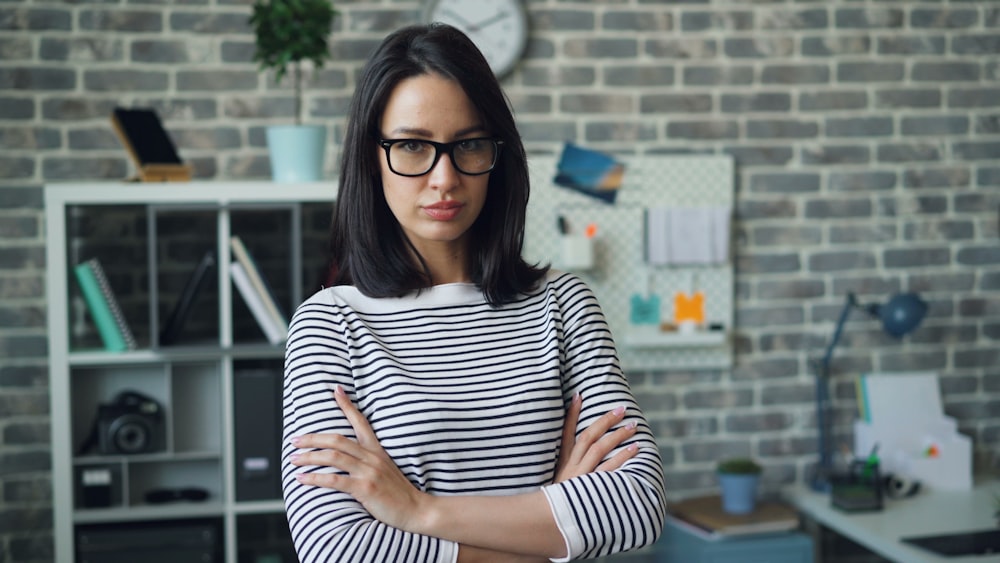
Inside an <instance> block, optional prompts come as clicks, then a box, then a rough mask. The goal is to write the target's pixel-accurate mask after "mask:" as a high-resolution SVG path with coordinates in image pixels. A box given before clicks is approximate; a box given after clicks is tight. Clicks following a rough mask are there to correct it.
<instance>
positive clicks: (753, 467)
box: [716, 457, 761, 475]
mask: <svg viewBox="0 0 1000 563" xmlns="http://www.w3.org/2000/svg"><path fill="white" fill-rule="evenodd" d="M716 470H717V472H718V473H724V474H729V475H759V474H760V472H761V466H760V465H759V464H757V462H755V461H754V460H752V459H749V458H745V457H736V458H731V459H724V460H722V461H720V462H719V464H718V466H717V467H716Z"/></svg>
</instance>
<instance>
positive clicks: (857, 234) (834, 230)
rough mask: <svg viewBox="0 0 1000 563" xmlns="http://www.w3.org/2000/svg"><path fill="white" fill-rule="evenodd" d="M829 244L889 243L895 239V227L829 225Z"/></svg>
mask: <svg viewBox="0 0 1000 563" xmlns="http://www.w3.org/2000/svg"><path fill="white" fill-rule="evenodd" d="M829 229H830V244H857V243H875V242H889V241H894V240H896V238H897V232H896V231H897V229H896V226H895V225H892V224H890V225H831V226H830V227H829Z"/></svg>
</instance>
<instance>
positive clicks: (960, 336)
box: [906, 287, 979, 381]
mask: <svg viewBox="0 0 1000 563" xmlns="http://www.w3.org/2000/svg"><path fill="white" fill-rule="evenodd" d="M911 289H914V290H916V289H915V288H912V287H911ZM906 338H907V340H909V342H910V343H911V344H929V345H932V346H942V345H951V344H970V343H975V342H976V340H977V339H978V338H979V334H978V331H977V330H976V327H975V325H965V326H956V325H954V324H952V323H949V325H948V326H936V325H932V324H930V323H921V325H920V327H919V328H918V330H915V331H913V332H912V333H910V334H909V335H907V337H906ZM942 381H943V379H942Z"/></svg>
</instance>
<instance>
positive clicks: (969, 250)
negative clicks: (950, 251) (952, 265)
mask: <svg viewBox="0 0 1000 563" xmlns="http://www.w3.org/2000/svg"><path fill="white" fill-rule="evenodd" d="M955 262H957V263H959V264H964V265H968V266H986V265H993V264H1000V247H997V246H996V245H995V244H994V245H987V246H973V247H965V248H960V249H958V251H957V252H956V253H955Z"/></svg>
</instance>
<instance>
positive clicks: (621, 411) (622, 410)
mask: <svg viewBox="0 0 1000 563" xmlns="http://www.w3.org/2000/svg"><path fill="white" fill-rule="evenodd" d="M613 412H614V413H615V416H621V415H623V414H625V407H624V406H621V407H618V408H616V409H615V410H614V411H613Z"/></svg>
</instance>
